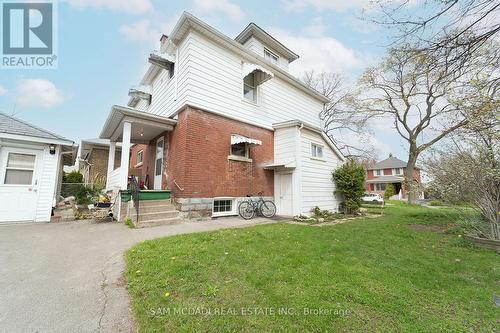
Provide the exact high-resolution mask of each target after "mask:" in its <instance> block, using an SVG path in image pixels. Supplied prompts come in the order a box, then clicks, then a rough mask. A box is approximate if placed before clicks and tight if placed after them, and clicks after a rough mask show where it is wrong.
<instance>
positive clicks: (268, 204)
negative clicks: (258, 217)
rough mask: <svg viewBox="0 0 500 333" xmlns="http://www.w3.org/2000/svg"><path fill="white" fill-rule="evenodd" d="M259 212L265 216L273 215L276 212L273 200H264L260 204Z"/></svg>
mask: <svg viewBox="0 0 500 333" xmlns="http://www.w3.org/2000/svg"><path fill="white" fill-rule="evenodd" d="M260 213H261V214H262V215H263V216H264V217H267V218H271V217H273V216H274V215H275V214H276V206H275V205H274V202H272V201H269V200H265V201H264V202H263V203H262V205H260Z"/></svg>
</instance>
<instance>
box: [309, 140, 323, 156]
mask: <svg viewBox="0 0 500 333" xmlns="http://www.w3.org/2000/svg"><path fill="white" fill-rule="evenodd" d="M311 156H312V157H314V158H323V146H320V145H318V144H316V143H311Z"/></svg>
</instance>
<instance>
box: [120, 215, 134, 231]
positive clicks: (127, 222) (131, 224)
mask: <svg viewBox="0 0 500 333" xmlns="http://www.w3.org/2000/svg"><path fill="white" fill-rule="evenodd" d="M123 224H125V225H126V226H127V227H129V228H130V229H135V224H134V222H132V219H131V218H130V217H127V218H126V219H125V221H123Z"/></svg>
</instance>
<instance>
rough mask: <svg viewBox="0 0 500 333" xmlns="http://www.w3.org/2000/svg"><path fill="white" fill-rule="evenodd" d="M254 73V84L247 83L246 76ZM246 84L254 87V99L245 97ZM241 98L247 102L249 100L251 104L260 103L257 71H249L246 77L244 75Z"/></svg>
mask: <svg viewBox="0 0 500 333" xmlns="http://www.w3.org/2000/svg"><path fill="white" fill-rule="evenodd" d="M250 74H252V75H254V79H253V81H254V82H253V84H254V85H253V86H251V85H249V84H246V83H245V78H246V77H247V76H248V75H250ZM245 86H247V87H251V88H252V89H253V100H251V99H248V98H246V97H245ZM241 93H242V95H241V98H242V99H243V100H244V101H245V102H248V103H251V104H254V105H259V85H255V73H253V72H252V73H248V74H247V75H246V76H245V77H243V89H242V90H241Z"/></svg>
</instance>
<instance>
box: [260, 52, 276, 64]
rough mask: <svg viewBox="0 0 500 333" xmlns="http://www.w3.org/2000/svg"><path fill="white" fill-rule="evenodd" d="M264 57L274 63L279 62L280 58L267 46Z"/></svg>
mask: <svg viewBox="0 0 500 333" xmlns="http://www.w3.org/2000/svg"><path fill="white" fill-rule="evenodd" d="M264 58H266V59H267V60H269V61H271V62H272V63H273V64H277V63H278V59H279V57H278V56H277V55H276V54H274V53H273V52H271V51H269V50H268V49H266V48H265V49H264Z"/></svg>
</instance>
